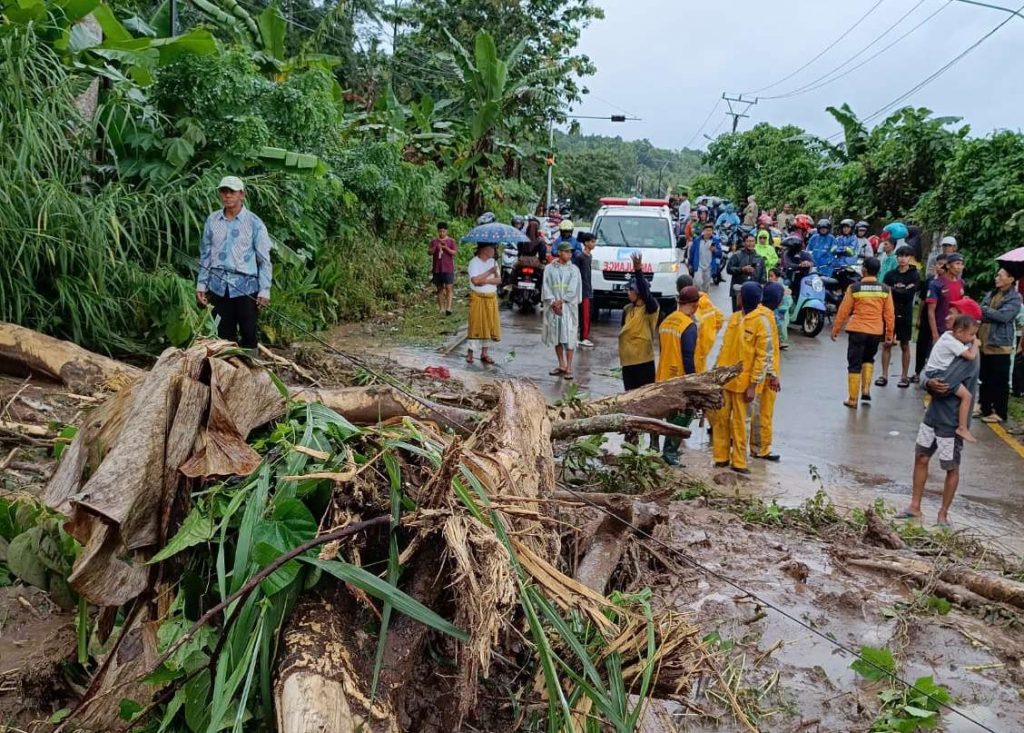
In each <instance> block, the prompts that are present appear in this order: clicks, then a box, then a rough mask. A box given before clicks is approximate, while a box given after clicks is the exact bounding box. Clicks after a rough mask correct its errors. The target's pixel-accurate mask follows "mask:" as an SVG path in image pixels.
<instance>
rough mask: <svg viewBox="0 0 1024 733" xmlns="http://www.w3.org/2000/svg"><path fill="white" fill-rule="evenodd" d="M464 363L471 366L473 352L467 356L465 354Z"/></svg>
mask: <svg viewBox="0 0 1024 733" xmlns="http://www.w3.org/2000/svg"><path fill="white" fill-rule="evenodd" d="M466 363H467V364H472V363H473V352H472V351H470V352H469V353H468V354H466Z"/></svg>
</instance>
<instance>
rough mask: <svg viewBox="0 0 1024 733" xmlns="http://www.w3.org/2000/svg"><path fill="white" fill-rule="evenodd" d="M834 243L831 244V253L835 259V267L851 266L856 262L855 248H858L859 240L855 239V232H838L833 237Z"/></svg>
mask: <svg viewBox="0 0 1024 733" xmlns="http://www.w3.org/2000/svg"><path fill="white" fill-rule="evenodd" d="M835 240H836V241H835V243H834V244H833V245H832V254H833V257H834V259H835V263H834V264H835V266H836V267H847V266H849V267H852V266H853V265H856V264H857V250H858V249H859V248H860V242H859V241H857V235H856V234H847V235H842V234H840V235H839V236H838V237H836V238H835Z"/></svg>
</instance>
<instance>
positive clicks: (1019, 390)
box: [1013, 351, 1024, 397]
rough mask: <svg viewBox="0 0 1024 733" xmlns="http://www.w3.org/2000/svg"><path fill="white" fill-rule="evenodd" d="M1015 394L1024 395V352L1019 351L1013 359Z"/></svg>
mask: <svg viewBox="0 0 1024 733" xmlns="http://www.w3.org/2000/svg"><path fill="white" fill-rule="evenodd" d="M1013 394H1014V395H1016V396H1017V397H1024V354H1022V353H1020V352H1019V351H1018V352H1017V356H1016V358H1014V360H1013Z"/></svg>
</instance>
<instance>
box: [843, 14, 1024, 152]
mask: <svg viewBox="0 0 1024 733" xmlns="http://www.w3.org/2000/svg"><path fill="white" fill-rule="evenodd" d="M1022 10H1024V5H1021V6H1020V7H1019V8H1017V10H1016V12H1015V13H1014V14H1012V15H1007V16H1006V18H1005V19H1003V20H1002V21H1001V22H1000V23H999V24H998V25H996V27H995V28H993V29H992V30H990V31H989V32H988V33H986V34H985V35H983V36H982V37H981V38H979V39H978V40H976V41H975V42H974V43H972V44H971V45H970V46H968V47H967V48H965V49H964V50H963V51H961V52H960V53H958V54H957V55H956V56H954V57H953V58H952V59H950V60H949V61H947V62H946V63H945V64H944V65H943V66H941V67H939V69H938V70H936V71H934V72H932V73H931V74H929V75H928V76H927V77H925V78H924V79H922V80H921V81H920V82H918V83H917V84H915V85H914V86H913V87H911V88H910V89H908V90H907V91H906V92H904V93H903V94H901V95H900V96H898V97H896V99H894V100H892V101H891V102H889V103H888V104H886V105H884V106H882V107H879V108H878V109H876V110H875V111H874V112H872V113H871V114H870V115H868V116H867V117H865V118H864V119H862V120H861V122H862V123H868V122H871V121H873V120H875V119H877V118H878V117H880V116H881V115H883V114H885V113H886V112H887V111H888V110H890V109H892V108H893V107H895V106H896V105H897V104H899V103H900V102H902V101H903V100H905V99H906V98H907V97H909V96H911V95H912V94H914V93H915V92H917V91H920V90H921V89H923V88H924V87H926V86H928V85H929V84H931V83H932V82H933V81H935V80H936V79H938V78H939V77H940V76H942V75H943V74H945V73H946V72H947V71H949V70H950V69H952V68H953V67H954V66H956V65H957V64H958V63H959V62H960V61H961V60H963V59H964V58H965V57H966V56H967V55H968V54H970V53H971V52H972V51H974V50H975V49H976V48H977V47H978V46H980V45H981V44H982V43H984V42H985V41H987V40H988V39H989V38H991V37H992V36H994V35H995V34H996V33H997V32H998V31H999V30H1000V29H1001V28H1002V27H1003V26H1004V25H1006V24H1007V23H1009V22H1010V21H1011V20H1013V19H1014V17H1016V13H1019V12H1020V11H1022ZM842 136H843V132H842V131H840V132H838V133H836V134H834V135H830V136H829V137H827V138H826V140H837V139H839V138H840V137H842Z"/></svg>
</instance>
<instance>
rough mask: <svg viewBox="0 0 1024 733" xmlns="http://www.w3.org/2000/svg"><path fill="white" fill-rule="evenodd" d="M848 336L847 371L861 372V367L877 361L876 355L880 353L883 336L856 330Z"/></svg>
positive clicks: (852, 372)
mask: <svg viewBox="0 0 1024 733" xmlns="http://www.w3.org/2000/svg"><path fill="white" fill-rule="evenodd" d="M847 336H849V342H848V343H847V345H846V371H847V372H849V373H850V374H860V370H861V367H863V366H864V365H865V364H874V363H875V355H876V354H877V353H878V345H879V344H880V343H882V337H881V336H875V335H873V334H870V333H858V332H856V331H850V332H848V333H847Z"/></svg>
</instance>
